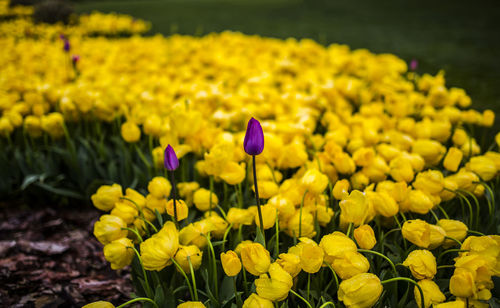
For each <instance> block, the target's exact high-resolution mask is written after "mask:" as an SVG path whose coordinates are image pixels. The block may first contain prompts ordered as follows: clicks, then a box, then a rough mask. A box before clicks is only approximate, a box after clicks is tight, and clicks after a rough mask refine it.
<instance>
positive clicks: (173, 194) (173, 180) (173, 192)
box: [170, 171, 212, 229]
mask: <svg viewBox="0 0 500 308" xmlns="http://www.w3.org/2000/svg"><path fill="white" fill-rule="evenodd" d="M170 182H171V183H172V198H173V199H174V222H175V226H176V227H177V229H179V220H178V219H177V203H176V200H175V199H177V196H176V193H175V177H174V171H170ZM210 201H212V195H210Z"/></svg>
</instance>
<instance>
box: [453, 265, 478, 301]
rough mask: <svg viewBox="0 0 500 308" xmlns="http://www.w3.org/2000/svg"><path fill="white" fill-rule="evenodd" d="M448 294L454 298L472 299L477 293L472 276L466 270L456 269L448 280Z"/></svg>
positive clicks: (471, 273)
mask: <svg viewBox="0 0 500 308" xmlns="http://www.w3.org/2000/svg"><path fill="white" fill-rule="evenodd" d="M450 293H451V294H453V295H455V296H456V297H466V298H467V297H473V296H474V295H476V293H477V288H476V285H475V283H474V274H473V272H471V271H470V270H468V269H465V268H457V269H455V272H454V273H453V276H451V278H450Z"/></svg>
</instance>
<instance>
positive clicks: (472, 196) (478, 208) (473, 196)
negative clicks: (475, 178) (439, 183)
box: [458, 189, 481, 227]
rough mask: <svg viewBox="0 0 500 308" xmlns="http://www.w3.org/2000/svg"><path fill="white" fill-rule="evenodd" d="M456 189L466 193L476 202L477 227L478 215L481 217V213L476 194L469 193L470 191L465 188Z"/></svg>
mask: <svg viewBox="0 0 500 308" xmlns="http://www.w3.org/2000/svg"><path fill="white" fill-rule="evenodd" d="M458 191H459V192H461V193H466V194H468V195H469V196H471V198H472V199H473V200H474V203H475V204H476V227H478V225H479V217H481V213H480V211H481V206H480V205H479V200H477V198H476V196H475V195H474V194H473V193H471V192H469V191H467V190H462V189H459V190H458ZM465 199H466V200H467V198H465Z"/></svg>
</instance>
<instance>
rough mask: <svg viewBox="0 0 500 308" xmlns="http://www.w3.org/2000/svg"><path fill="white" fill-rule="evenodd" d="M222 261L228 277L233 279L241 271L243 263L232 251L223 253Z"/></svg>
mask: <svg viewBox="0 0 500 308" xmlns="http://www.w3.org/2000/svg"><path fill="white" fill-rule="evenodd" d="M220 261H221V263H222V268H223V269H224V272H225V273H226V275H227V276H229V277H232V276H236V275H238V274H239V272H240V271H241V261H240V258H239V257H238V255H237V254H236V253H235V252H234V251H232V250H228V251H227V252H222V253H221V254H220Z"/></svg>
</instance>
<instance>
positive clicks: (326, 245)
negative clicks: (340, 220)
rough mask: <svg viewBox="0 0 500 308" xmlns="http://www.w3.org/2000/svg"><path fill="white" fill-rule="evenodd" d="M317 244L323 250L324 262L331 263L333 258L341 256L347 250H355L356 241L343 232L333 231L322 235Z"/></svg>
mask: <svg viewBox="0 0 500 308" xmlns="http://www.w3.org/2000/svg"><path fill="white" fill-rule="evenodd" d="M319 246H320V247H321V248H323V251H324V252H325V257H324V258H325V262H328V263H331V262H332V261H333V259H334V258H342V257H343V256H344V255H345V254H346V253H347V252H349V251H350V252H356V251H357V250H358V248H357V247H356V243H354V241H353V240H351V239H350V238H349V237H347V236H346V235H345V234H344V233H342V232H338V231H335V232H333V233H331V234H327V235H324V236H323V237H322V238H321V241H320V242H319Z"/></svg>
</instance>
